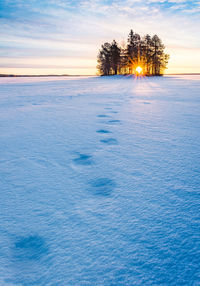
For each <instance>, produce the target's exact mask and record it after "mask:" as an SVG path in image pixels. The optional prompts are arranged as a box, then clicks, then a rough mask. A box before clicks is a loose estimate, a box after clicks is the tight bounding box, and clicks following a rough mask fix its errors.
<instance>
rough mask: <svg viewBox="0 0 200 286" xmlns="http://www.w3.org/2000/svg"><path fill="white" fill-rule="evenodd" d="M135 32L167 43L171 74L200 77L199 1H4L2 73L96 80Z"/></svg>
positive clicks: (0, 6)
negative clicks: (111, 50)
mask: <svg viewBox="0 0 200 286" xmlns="http://www.w3.org/2000/svg"><path fill="white" fill-rule="evenodd" d="M130 29H133V31H134V32H136V33H139V34H140V35H141V36H142V35H145V34H147V33H148V34H150V35H152V36H153V35H154V34H157V35H158V36H159V37H160V38H161V39H162V41H163V43H164V44H165V46H166V52H167V53H169V54H170V60H169V64H168V69H167V70H166V73H200V0H194V1H186V0H147V1H145V0H101V1H100V0H76V1H75V0H41V1H39V0H0V74H2V73H4V74H71V75H95V74H96V72H97V70H96V65H97V62H96V59H97V54H98V51H99V48H100V47H101V44H103V43H104V42H111V41H112V40H113V39H116V40H117V41H118V43H119V44H121V43H122V42H124V41H126V40H127V36H128V34H129V32H130Z"/></svg>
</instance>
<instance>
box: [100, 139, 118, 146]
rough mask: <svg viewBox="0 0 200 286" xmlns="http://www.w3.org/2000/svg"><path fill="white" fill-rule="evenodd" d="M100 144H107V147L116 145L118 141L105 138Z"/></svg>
mask: <svg viewBox="0 0 200 286" xmlns="http://www.w3.org/2000/svg"><path fill="white" fill-rule="evenodd" d="M100 142H102V143H104V144H107V145H118V141H117V139H115V138H105V139H102V140H100Z"/></svg>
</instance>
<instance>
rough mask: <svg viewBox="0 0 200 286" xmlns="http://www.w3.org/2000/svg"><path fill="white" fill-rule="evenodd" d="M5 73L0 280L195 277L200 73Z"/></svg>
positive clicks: (156, 281) (187, 280)
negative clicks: (74, 75) (142, 76)
mask: <svg viewBox="0 0 200 286" xmlns="http://www.w3.org/2000/svg"><path fill="white" fill-rule="evenodd" d="M57 79H58V78H46V79H44V78H42V79H41V78H38V79H36V78H34V79H33V80H31V79H30V78H26V79H23V78H17V79H12V78H10V79H5V78H2V79H0V83H1V84H0V151H1V157H0V196H1V197H0V198H1V199H0V222H1V223H0V285H27V286H29V285H92V286H93V285H103V286H104V285H105V286H107V285H109V286H110V285H123V286H124V285H170V286H171V285H200V272H199V262H200V253H199V242H200V240H199V239H200V235H199V234H200V233H199V229H200V228H199V227H200V224H199V218H200V215H199V189H200V187H199V186H200V174H199V171H200V162H199V159H200V94H199V90H200V76H166V77H163V78H156V77H155V78H145V79H138V80H136V79H134V78H133V77H121V76H119V77H105V78H103V77H102V78H98V77H93V78H68V79H67V80H66V79H65V78H62V79H61V78H59V80H57Z"/></svg>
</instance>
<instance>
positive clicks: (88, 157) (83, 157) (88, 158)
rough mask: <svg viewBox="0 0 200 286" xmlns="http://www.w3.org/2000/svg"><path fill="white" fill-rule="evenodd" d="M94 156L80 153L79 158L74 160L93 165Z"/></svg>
mask: <svg viewBox="0 0 200 286" xmlns="http://www.w3.org/2000/svg"><path fill="white" fill-rule="evenodd" d="M91 159H92V156H91V155H87V154H79V155H78V157H77V158H75V159H73V162H74V163H75V164H77V165H91V164H92V160H91Z"/></svg>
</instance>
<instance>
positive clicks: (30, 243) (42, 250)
mask: <svg viewBox="0 0 200 286" xmlns="http://www.w3.org/2000/svg"><path fill="white" fill-rule="evenodd" d="M48 251H49V249H48V246H47V245H46V242H45V240H44V239H43V238H42V237H41V236H39V235H30V236H25V237H20V238H18V239H17V240H16V242H15V244H14V248H13V257H14V258H15V259H19V260H20V261H24V260H39V259H40V258H41V257H43V256H44V255H45V254H47V253H48Z"/></svg>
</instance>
